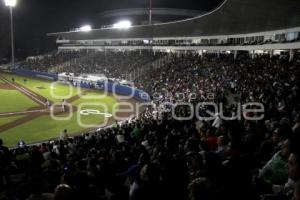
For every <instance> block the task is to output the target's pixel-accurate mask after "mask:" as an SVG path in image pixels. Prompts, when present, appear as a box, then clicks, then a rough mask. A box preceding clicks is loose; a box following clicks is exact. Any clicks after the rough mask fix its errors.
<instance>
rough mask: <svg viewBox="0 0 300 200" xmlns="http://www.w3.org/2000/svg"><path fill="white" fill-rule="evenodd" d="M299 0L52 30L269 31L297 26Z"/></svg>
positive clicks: (88, 36) (112, 34) (102, 35)
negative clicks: (119, 25)
mask: <svg viewBox="0 0 300 200" xmlns="http://www.w3.org/2000/svg"><path fill="white" fill-rule="evenodd" d="M299 11H300V1H299V0H289V1H286V0H242V1H241V0H225V1H223V2H222V3H221V4H220V5H219V6H218V7H217V8H215V9H214V10H212V11H211V12H208V13H206V14H204V15H201V16H198V17H194V18H190V19H186V20H181V21H175V22H169V23H161V24H154V25H144V26H134V27H131V28H130V29H127V30H118V29H94V30H92V31H91V32H85V33H83V32H62V33H51V34H48V35H50V36H57V37H63V38H65V39H70V40H97V39H130V38H145V39H147V38H160V37H161V38H166V37H200V36H214V35H233V34H244V33H255V32H264V31H272V30H279V29H286V28H293V27H299V26H300V14H299Z"/></svg>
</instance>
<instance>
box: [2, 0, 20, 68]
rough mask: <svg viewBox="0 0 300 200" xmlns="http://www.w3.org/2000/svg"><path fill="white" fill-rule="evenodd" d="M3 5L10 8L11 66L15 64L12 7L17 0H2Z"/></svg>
mask: <svg viewBox="0 0 300 200" xmlns="http://www.w3.org/2000/svg"><path fill="white" fill-rule="evenodd" d="M4 3H5V6H8V7H9V9H10V39H11V67H12V68H14V66H15V50H14V23H13V8H14V7H15V6H16V4H17V0H4Z"/></svg>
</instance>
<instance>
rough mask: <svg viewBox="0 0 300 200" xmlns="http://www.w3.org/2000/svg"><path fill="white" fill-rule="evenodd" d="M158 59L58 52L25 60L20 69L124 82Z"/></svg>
mask: <svg viewBox="0 0 300 200" xmlns="http://www.w3.org/2000/svg"><path fill="white" fill-rule="evenodd" d="M160 56H161V54H160V53H158V54H156V55H154V54H153V53H152V52H150V51H125V52H114V51H106V52H103V51H87V50H80V51H67V52H64V51H61V52H58V53H53V54H50V55H46V56H38V57H34V58H27V60H26V61H25V62H24V63H23V64H22V65H21V67H22V68H25V69H30V70H37V71H46V72H55V73H62V72H67V73H75V74H101V75H105V76H106V77H108V78H117V79H126V78H128V75H129V74H130V73H131V72H132V71H133V70H134V69H136V68H139V67H141V66H143V65H145V64H147V63H151V62H152V61H154V60H156V59H157V58H159V57H160Z"/></svg>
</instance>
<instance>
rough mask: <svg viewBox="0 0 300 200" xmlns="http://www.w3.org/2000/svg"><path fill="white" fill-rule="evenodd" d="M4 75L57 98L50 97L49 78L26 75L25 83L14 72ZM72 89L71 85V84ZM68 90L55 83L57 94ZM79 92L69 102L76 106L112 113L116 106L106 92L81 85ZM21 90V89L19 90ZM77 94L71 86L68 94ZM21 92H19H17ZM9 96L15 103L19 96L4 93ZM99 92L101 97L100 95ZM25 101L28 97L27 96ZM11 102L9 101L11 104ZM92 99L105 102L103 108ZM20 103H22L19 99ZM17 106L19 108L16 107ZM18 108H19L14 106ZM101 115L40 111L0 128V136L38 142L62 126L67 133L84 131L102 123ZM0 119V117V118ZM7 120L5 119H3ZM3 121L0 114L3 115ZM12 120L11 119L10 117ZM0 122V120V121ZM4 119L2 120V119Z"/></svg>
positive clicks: (12, 141) (11, 142) (9, 140)
mask: <svg viewBox="0 0 300 200" xmlns="http://www.w3.org/2000/svg"><path fill="white" fill-rule="evenodd" d="M2 75H3V76H5V77H6V78H7V79H9V80H11V78H12V77H14V78H15V81H16V82H17V83H19V84H22V85H24V87H26V88H29V89H31V90H33V91H34V92H36V93H38V94H40V95H41V96H43V97H45V98H48V99H50V100H52V101H54V102H61V99H62V98H54V97H52V96H51V93H50V86H51V82H50V81H43V80H39V79H31V78H26V79H27V80H28V81H27V83H24V82H23V79H24V78H23V77H21V76H16V75H11V74H2ZM37 87H44V88H46V89H38V88H37ZM73 89H74V88H73ZM68 91H69V88H68V87H67V86H65V85H62V84H59V85H56V86H55V90H54V92H55V94H57V95H66V94H67V93H68ZM82 92H83V93H84V94H85V95H84V96H82V97H81V98H80V99H78V100H76V101H74V102H72V105H74V106H77V107H80V105H82V106H81V109H83V110H84V109H93V110H99V111H100V112H107V113H110V114H112V113H113V112H114V110H113V108H115V109H118V106H117V105H118V104H117V101H116V100H115V99H114V98H113V97H109V96H103V97H102V96H101V95H103V93H102V92H100V91H96V90H85V89H83V90H82ZM20 94H21V93H20ZM77 94H79V91H77V90H73V91H72V92H71V96H74V95H77ZM21 95H22V94H21ZM8 96H9V97H10V98H12V99H14V101H16V102H15V103H19V102H20V99H19V97H18V98H15V96H14V95H8ZM100 96H101V98H100ZM2 101H3V100H2V95H1V102H2ZM29 101H31V100H30V99H29ZM15 103H12V105H13V104H15ZM96 103H102V104H104V105H106V108H107V109H104V108H103V107H102V106H99V105H95V104H96ZM22 104H23V103H22ZM5 107H6V106H4V107H3V108H1V107H0V112H4V111H3V109H6V108H5ZM18 109H19V108H18ZM18 111H20V110H18ZM56 117H58V118H60V119H62V118H63V117H66V116H65V115H58V116H56ZM105 119H108V118H105V117H104V116H103V115H82V114H80V112H79V111H77V112H74V113H73V115H72V117H71V118H70V119H68V120H59V121H57V120H54V119H52V118H51V116H50V115H44V116H41V117H38V118H36V119H33V120H32V121H29V122H26V123H24V124H21V125H19V126H16V127H14V128H11V129H9V130H6V131H4V132H1V133H0V138H2V139H3V141H4V143H5V145H7V146H9V147H13V146H15V145H16V144H17V142H18V141H19V140H20V139H23V140H24V141H25V142H26V143H34V142H39V141H43V140H48V139H50V138H57V137H59V136H60V134H61V133H62V131H63V130H64V129H67V130H68V133H69V134H70V135H71V134H75V133H80V132H84V131H85V130H87V129H88V128H91V127H97V126H98V125H100V124H102V123H103V122H104V121H105ZM0 120H1V118H0ZM6 120H7V121H8V120H9V119H6ZM3 121H5V120H4V118H3ZM11 121H13V119H11ZM79 121H81V122H82V123H83V124H84V125H87V126H88V127H86V126H84V127H82V126H80V124H79V123H78V122H79ZM0 123H1V121H0ZM3 123H4V122H3Z"/></svg>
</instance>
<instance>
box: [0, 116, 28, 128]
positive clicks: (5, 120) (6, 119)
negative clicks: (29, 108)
mask: <svg viewBox="0 0 300 200" xmlns="http://www.w3.org/2000/svg"><path fill="white" fill-rule="evenodd" d="M22 117H24V115H15V116H10V117H0V126H3V125H5V124H8V123H10V122H13V121H15V120H17V119H20V118H22Z"/></svg>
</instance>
